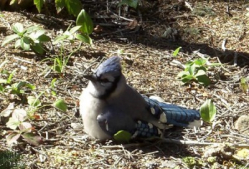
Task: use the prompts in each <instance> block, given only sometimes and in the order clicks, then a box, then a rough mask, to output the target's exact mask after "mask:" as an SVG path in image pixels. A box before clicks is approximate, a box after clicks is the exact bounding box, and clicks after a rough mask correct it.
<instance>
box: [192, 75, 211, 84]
mask: <svg viewBox="0 0 249 169" xmlns="http://www.w3.org/2000/svg"><path fill="white" fill-rule="evenodd" d="M196 79H197V81H198V82H199V83H201V84H203V85H204V86H208V85H209V84H210V83H211V80H210V79H209V78H208V77H207V75H200V76H197V77H196Z"/></svg>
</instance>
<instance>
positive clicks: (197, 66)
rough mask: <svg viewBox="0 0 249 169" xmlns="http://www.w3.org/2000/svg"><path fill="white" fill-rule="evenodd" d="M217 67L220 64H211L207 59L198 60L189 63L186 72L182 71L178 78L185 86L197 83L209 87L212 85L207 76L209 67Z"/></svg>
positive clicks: (186, 65)
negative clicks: (193, 82)
mask: <svg viewBox="0 0 249 169" xmlns="http://www.w3.org/2000/svg"><path fill="white" fill-rule="evenodd" d="M217 65H220V64H219V63H210V62H209V61H208V59H206V58H198V59H195V60H193V61H189V62H187V63H186V64H185V69H184V71H181V72H180V73H179V74H178V75H177V77H178V78H180V79H181V81H182V82H183V83H184V84H186V83H190V82H192V81H197V82H198V83H200V84H202V85H204V86H208V85H209V84H210V83H211V80H210V79H209V77H208V75H207V70H208V67H209V66H217Z"/></svg>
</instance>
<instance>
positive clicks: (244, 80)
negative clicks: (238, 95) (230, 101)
mask: <svg viewBox="0 0 249 169" xmlns="http://www.w3.org/2000/svg"><path fill="white" fill-rule="evenodd" d="M248 82H249V77H247V78H244V77H242V78H241V79H240V88H241V90H242V91H243V92H244V93H247V92H248V89H249V85H248Z"/></svg>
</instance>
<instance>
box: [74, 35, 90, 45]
mask: <svg viewBox="0 0 249 169" xmlns="http://www.w3.org/2000/svg"><path fill="white" fill-rule="evenodd" d="M75 37H76V38H77V39H79V40H80V41H82V42H85V43H88V44H92V39H91V38H90V37H89V36H88V35H83V34H77V35H75Z"/></svg>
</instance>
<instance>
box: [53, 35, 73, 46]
mask: <svg viewBox="0 0 249 169" xmlns="http://www.w3.org/2000/svg"><path fill="white" fill-rule="evenodd" d="M68 37H69V36H68V35H64V34H63V35H61V36H57V37H56V38H55V39H54V41H53V45H56V44H58V43H59V42H63V40H65V39H67V38H68Z"/></svg>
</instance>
